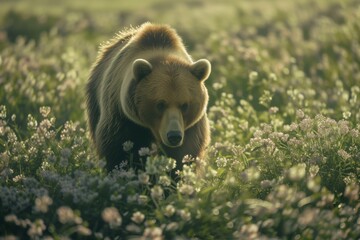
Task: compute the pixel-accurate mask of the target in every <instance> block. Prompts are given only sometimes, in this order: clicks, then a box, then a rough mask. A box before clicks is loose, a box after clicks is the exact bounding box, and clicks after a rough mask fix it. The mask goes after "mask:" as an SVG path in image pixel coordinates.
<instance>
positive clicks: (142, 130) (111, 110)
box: [86, 23, 211, 171]
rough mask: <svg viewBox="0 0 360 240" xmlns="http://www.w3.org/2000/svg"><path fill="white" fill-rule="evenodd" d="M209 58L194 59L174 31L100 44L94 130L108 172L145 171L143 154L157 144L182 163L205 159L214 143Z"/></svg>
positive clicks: (144, 28) (152, 28)
mask: <svg viewBox="0 0 360 240" xmlns="http://www.w3.org/2000/svg"><path fill="white" fill-rule="evenodd" d="M210 72H211V64H210V62H209V61H208V60H206V59H200V60H198V61H193V60H192V58H191V56H190V55H189V54H188V53H187V51H186V49H185V46H184V44H183V41H182V39H181V38H180V37H179V35H178V34H177V32H176V31H175V30H174V29H173V28H171V27H170V26H168V25H162V24H152V23H144V24H142V25H140V26H139V27H135V28H133V27H130V28H127V29H125V30H123V31H121V32H120V33H118V34H117V35H116V36H115V37H114V38H113V39H112V40H110V41H109V42H107V43H106V44H103V45H102V46H100V51H99V54H98V57H97V60H96V61H95V63H94V65H93V66H92V69H91V72H90V76H89V79H88V83H87V85H86V97H87V101H86V102H87V115H88V125H89V131H90V135H91V138H92V140H93V142H94V146H95V148H96V150H97V153H98V155H99V156H100V157H104V158H105V160H106V168H107V170H108V171H111V170H112V169H114V168H115V167H116V166H117V165H118V164H120V163H121V162H124V161H126V160H127V158H128V156H129V153H128V152H126V151H125V150H124V149H123V144H124V143H125V142H127V141H131V142H132V143H133V147H132V152H131V153H132V154H133V160H132V163H133V166H131V167H133V168H141V164H140V163H139V162H137V161H138V159H139V153H138V151H139V149H141V148H143V147H149V146H151V144H156V145H157V146H158V149H160V150H161V151H162V154H164V155H165V156H167V157H170V158H173V159H175V160H176V165H177V169H181V168H182V159H183V157H184V156H186V155H189V156H191V157H193V158H196V157H199V158H200V159H201V158H203V157H204V153H205V150H206V148H207V146H208V144H209V142H210V127H209V120H208V118H207V114H206V110H207V104H208V99H209V96H208V92H207V88H206V86H205V84H204V82H205V80H206V79H208V77H209V75H210Z"/></svg>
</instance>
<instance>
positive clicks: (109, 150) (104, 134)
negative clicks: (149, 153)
mask: <svg viewBox="0 0 360 240" xmlns="http://www.w3.org/2000/svg"><path fill="white" fill-rule="evenodd" d="M127 141H130V142H132V143H133V147H132V148H131V149H125V150H127V151H125V150H124V146H123V144H124V143H125V142H127ZM152 141H153V137H152V135H151V132H150V130H148V129H146V128H143V127H141V126H139V125H137V124H135V123H133V122H131V121H130V120H128V119H127V118H125V117H123V118H120V117H119V118H118V119H115V120H114V119H112V121H108V122H103V123H102V124H99V126H98V129H97V131H96V144H97V146H98V149H99V154H100V156H103V157H105V159H106V169H107V170H108V171H111V170H113V169H114V168H115V166H116V165H119V164H120V163H121V162H124V161H128V162H129V160H130V158H132V159H131V160H132V166H129V167H132V168H135V169H143V168H144V166H142V164H141V162H140V159H139V150H140V148H142V147H149V146H150V144H151V142H152Z"/></svg>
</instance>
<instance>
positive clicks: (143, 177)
mask: <svg viewBox="0 0 360 240" xmlns="http://www.w3.org/2000/svg"><path fill="white" fill-rule="evenodd" d="M138 179H139V182H140V183H141V184H148V183H149V180H150V176H149V175H148V174H146V173H140V174H139V175H138Z"/></svg>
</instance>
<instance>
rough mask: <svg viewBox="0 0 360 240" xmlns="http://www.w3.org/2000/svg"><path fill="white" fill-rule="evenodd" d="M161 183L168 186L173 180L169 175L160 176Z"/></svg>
mask: <svg viewBox="0 0 360 240" xmlns="http://www.w3.org/2000/svg"><path fill="white" fill-rule="evenodd" d="M159 184H161V185H162V186H164V187H168V186H170V184H171V180H170V178H169V177H168V176H160V179H159Z"/></svg>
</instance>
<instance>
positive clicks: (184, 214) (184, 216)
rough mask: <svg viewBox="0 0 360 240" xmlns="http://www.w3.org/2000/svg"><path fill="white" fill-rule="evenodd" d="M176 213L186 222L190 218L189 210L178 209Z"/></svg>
mask: <svg viewBox="0 0 360 240" xmlns="http://www.w3.org/2000/svg"><path fill="white" fill-rule="evenodd" d="M178 214H179V215H180V217H181V218H182V219H183V220H184V221H185V222H188V221H190V220H191V214H190V212H189V211H187V210H179V211H178Z"/></svg>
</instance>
